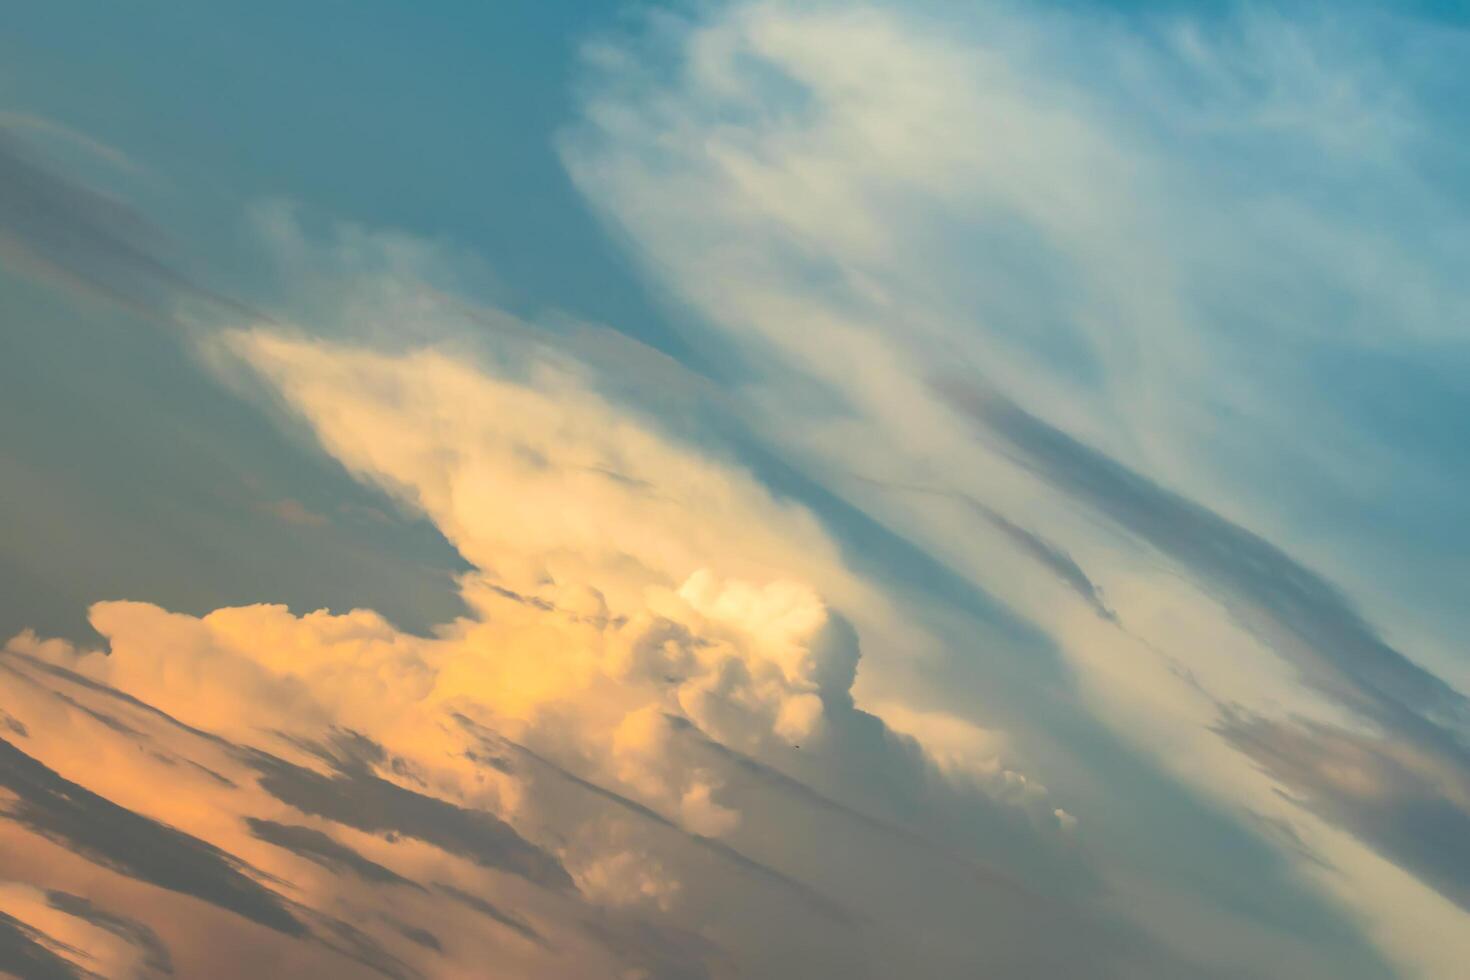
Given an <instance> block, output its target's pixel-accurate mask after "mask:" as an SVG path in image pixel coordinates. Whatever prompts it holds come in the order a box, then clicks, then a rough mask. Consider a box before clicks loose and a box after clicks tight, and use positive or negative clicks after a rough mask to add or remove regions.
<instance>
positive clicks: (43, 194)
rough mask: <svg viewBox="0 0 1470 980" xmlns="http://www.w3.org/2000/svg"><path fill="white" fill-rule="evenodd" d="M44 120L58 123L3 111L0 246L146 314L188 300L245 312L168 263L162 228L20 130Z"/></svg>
mask: <svg viewBox="0 0 1470 980" xmlns="http://www.w3.org/2000/svg"><path fill="white" fill-rule="evenodd" d="M38 125H40V126H44V131H49V130H50V129H51V128H53V127H52V126H51V124H44V123H40V121H36V120H30V119H29V118H28V117H27V118H25V119H16V118H15V117H13V116H12V117H10V118H8V119H0V250H3V251H4V253H5V254H7V255H8V256H9V257H10V258H11V259H12V261H14V262H16V263H17V264H18V265H22V266H28V267H30V268H32V269H34V270H36V271H38V272H40V273H41V274H43V275H45V276H49V277H51V278H53V279H55V280H57V281H59V282H61V283H64V284H65V285H67V286H70V287H72V288H75V289H78V290H81V291H83V292H84V293H87V294H90V295H93V296H97V297H101V298H104V299H107V300H110V301H112V302H116V303H119V304H121V305H122V306H124V307H126V308H128V309H129V310H131V311H132V312H134V313H139V314H142V315H144V316H147V317H153V318H162V319H164V320H166V321H170V322H172V321H173V320H174V316H175V314H176V313H177V312H178V310H179V307H180V305H181V304H184V303H193V304H194V305H195V306H198V307H201V308H203V309H210V310H215V311H226V310H227V311H229V312H231V313H233V314H236V315H238V314H239V313H241V312H243V307H241V306H240V305H239V304H237V303H235V302H234V301H232V300H229V299H227V298H225V297H223V296H221V295H219V294H216V293H213V292H211V291H209V290H207V289H205V288H202V287H200V286H197V285H195V284H194V283H193V282H191V281H190V279H189V277H188V276H186V275H184V274H183V273H181V272H179V271H178V270H177V269H176V268H174V266H172V265H171V264H169V262H167V261H166V260H165V259H164V258H163V257H162V256H163V254H164V252H165V248H164V236H163V234H162V232H160V231H159V229H157V228H156V227H154V226H153V225H152V224H150V223H149V222H148V220H147V219H146V218H144V217H143V216H142V215H141V214H139V213H138V212H136V211H135V210H133V209H132V208H131V207H130V206H129V205H127V204H126V203H124V202H123V201H122V200H120V199H118V198H116V197H113V196H110V195H108V194H105V193H103V192H102V191H100V190H98V189H96V188H95V187H92V186H90V185H88V184H86V183H83V182H82V181H79V180H77V179H75V178H73V177H71V176H68V175H66V174H64V173H63V172H61V171H60V170H58V169H57V168H56V167H55V165H54V164H53V163H51V162H50V161H49V160H48V159H47V158H45V157H43V156H42V155H40V154H39V153H37V152H36V151H35V150H34V149H33V148H32V147H31V146H30V145H28V143H27V142H26V141H25V140H23V139H22V138H21V137H20V136H19V135H17V131H18V130H24V129H33V130H34V129H37V128H38ZM93 149H94V152H95V151H96V147H93ZM103 155H104V156H105V157H108V158H109V159H111V160H112V162H114V163H116V162H117V161H116V159H115V157H114V155H113V154H112V153H105V152H104V153H103Z"/></svg>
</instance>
